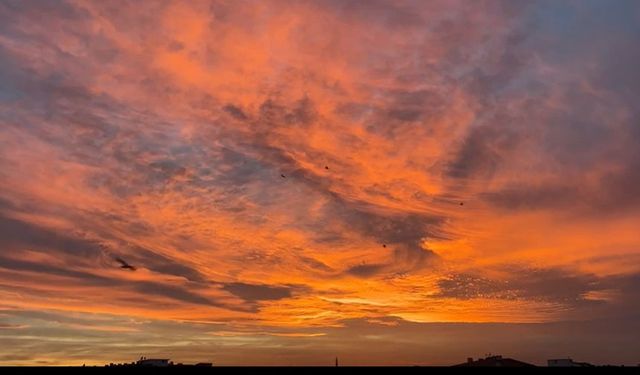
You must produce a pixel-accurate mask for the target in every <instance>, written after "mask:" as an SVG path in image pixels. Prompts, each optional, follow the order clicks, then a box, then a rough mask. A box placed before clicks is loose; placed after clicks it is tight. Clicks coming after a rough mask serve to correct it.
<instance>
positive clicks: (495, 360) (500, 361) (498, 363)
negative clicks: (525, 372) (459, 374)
mask: <svg viewBox="0 0 640 375" xmlns="http://www.w3.org/2000/svg"><path fill="white" fill-rule="evenodd" d="M454 367H535V365H532V364H530V363H526V362H522V361H518V360H515V359H512V358H502V356H501V355H494V356H489V357H486V358H479V359H477V360H475V361H474V360H473V358H467V362H465V363H460V364H459V365H454Z"/></svg>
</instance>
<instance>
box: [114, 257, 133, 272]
mask: <svg viewBox="0 0 640 375" xmlns="http://www.w3.org/2000/svg"><path fill="white" fill-rule="evenodd" d="M116 261H117V262H118V263H120V264H121V266H120V268H122V269H126V270H131V271H135V270H136V268H135V267H134V266H132V265H130V264H129V263H127V262H125V261H124V260H123V259H121V258H116Z"/></svg>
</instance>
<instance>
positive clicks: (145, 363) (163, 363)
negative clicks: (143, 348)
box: [107, 357, 213, 367]
mask: <svg viewBox="0 0 640 375" xmlns="http://www.w3.org/2000/svg"><path fill="white" fill-rule="evenodd" d="M173 366H180V367H196V366H197V367H211V366H213V363H211V362H199V363H196V364H195V365H185V364H182V363H177V364H176V363H173V361H170V360H169V359H165V358H147V357H140V359H139V360H137V361H135V362H131V363H109V364H108V365H107V367H173Z"/></svg>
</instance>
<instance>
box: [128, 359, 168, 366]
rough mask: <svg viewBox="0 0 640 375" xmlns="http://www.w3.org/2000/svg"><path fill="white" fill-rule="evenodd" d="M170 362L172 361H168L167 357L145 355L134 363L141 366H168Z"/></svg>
mask: <svg viewBox="0 0 640 375" xmlns="http://www.w3.org/2000/svg"><path fill="white" fill-rule="evenodd" d="M170 364H173V363H169V359H161V358H146V357H142V358H140V360H138V362H136V365H138V366H143V367H168V366H169V365H170Z"/></svg>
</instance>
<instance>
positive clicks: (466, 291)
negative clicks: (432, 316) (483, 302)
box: [438, 267, 608, 305]
mask: <svg viewBox="0 0 640 375" xmlns="http://www.w3.org/2000/svg"><path fill="white" fill-rule="evenodd" d="M508 272H509V276H507V277H505V278H502V279H500V280H494V279H490V278H486V277H481V276H475V275H470V274H458V275H452V276H450V277H449V278H446V279H443V280H440V281H439V282H438V287H439V288H440V293H439V294H438V296H439V297H450V298H459V299H470V298H483V297H484V298H499V299H523V300H534V301H535V300H547V301H554V302H561V303H567V304H571V305H576V304H580V303H587V302H592V301H589V300H588V299H587V293H588V292H591V291H599V290H604V289H608V287H607V285H606V284H607V283H606V280H605V279H602V278H600V277H597V276H595V275H592V274H581V273H575V272H571V271H569V270H565V269H555V268H553V269H532V268H521V267H514V268H512V269H509V271H508Z"/></svg>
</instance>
